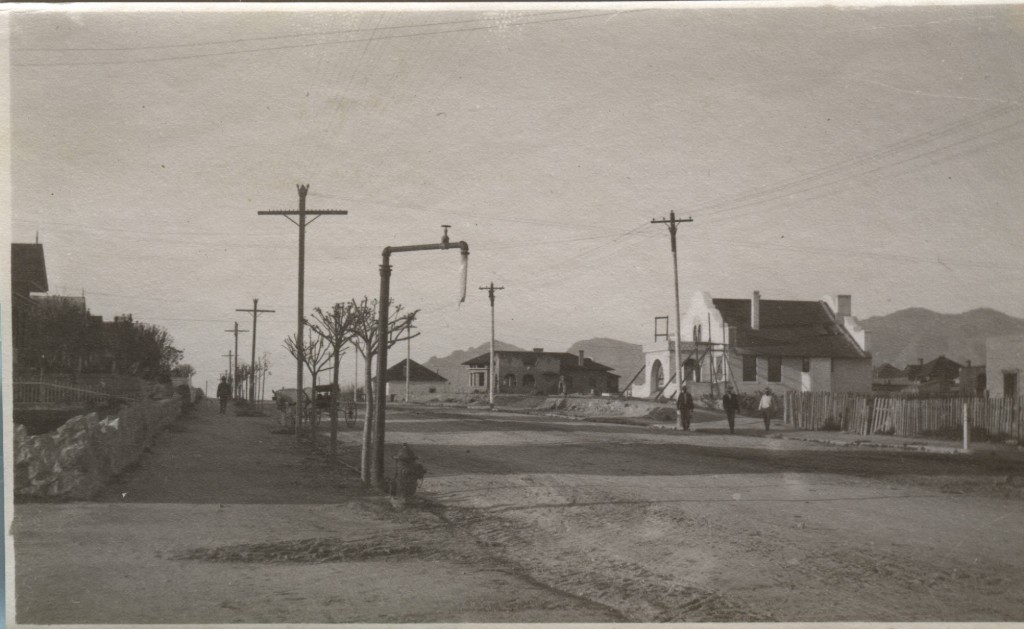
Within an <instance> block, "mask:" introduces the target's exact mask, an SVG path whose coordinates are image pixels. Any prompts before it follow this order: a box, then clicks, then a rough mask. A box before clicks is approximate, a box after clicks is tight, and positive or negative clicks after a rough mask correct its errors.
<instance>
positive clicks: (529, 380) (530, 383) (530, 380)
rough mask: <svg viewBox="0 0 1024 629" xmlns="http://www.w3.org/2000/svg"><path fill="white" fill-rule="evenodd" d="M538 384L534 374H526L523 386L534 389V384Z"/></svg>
mask: <svg viewBox="0 0 1024 629" xmlns="http://www.w3.org/2000/svg"><path fill="white" fill-rule="evenodd" d="M536 384H537V382H536V380H535V379H534V377H533V374H529V373H528V374H526V375H525V376H523V388H530V389H532V388H533V387H534V386H536Z"/></svg>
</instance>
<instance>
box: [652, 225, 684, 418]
mask: <svg viewBox="0 0 1024 629" xmlns="http://www.w3.org/2000/svg"><path fill="white" fill-rule="evenodd" d="M668 216H669V217H668V218H667V219H665V218H663V219H661V220H658V219H651V223H654V224H667V225H668V233H669V236H671V238H672V274H673V277H674V278H675V289H676V395H677V396H678V395H679V393H678V392H679V391H682V389H683V369H682V365H681V364H680V363H681V360H680V358H679V354H680V352H681V351H682V350H681V349H680V347H679V346H680V344H681V343H682V340H683V337H682V336H681V334H680V333H681V330H682V325H681V324H680V322H679V316H680V315H679V258H678V257H677V254H676V226H677V225H678V224H679V223H692V222H693V219H692V218H676V212H675V210H672V211H671V212H669V215H668ZM679 422H680V420H679V418H678V417H677V418H676V428H682V425H680V423H679Z"/></svg>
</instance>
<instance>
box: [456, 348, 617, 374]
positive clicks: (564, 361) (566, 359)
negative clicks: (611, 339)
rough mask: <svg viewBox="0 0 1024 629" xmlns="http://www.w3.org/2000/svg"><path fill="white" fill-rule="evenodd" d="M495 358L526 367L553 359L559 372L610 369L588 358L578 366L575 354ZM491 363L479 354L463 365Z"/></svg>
mask: <svg viewBox="0 0 1024 629" xmlns="http://www.w3.org/2000/svg"><path fill="white" fill-rule="evenodd" d="M494 355H495V356H507V357H509V358H516V359H519V360H521V361H522V362H523V363H524V364H526V365H533V364H536V362H537V359H538V358H540V357H544V358H553V359H555V360H557V361H558V368H559V369H560V370H563V371H564V370H569V369H577V370H584V371H611V370H612V368H611V367H609V366H607V365H602V364H601V363H599V362H597V361H594V360H591V359H589V358H584V359H583V364H582V365H580V364H579V363H580V357H579V356H577V355H576V354H570V353H568V352H512V351H502V350H498V351H495V352H494ZM490 362H491V354H490V352H488V353H485V354H480V355H479V356H477V357H476V358H471V359H469V360H467V361H466V362H464V363H462V364H463V365H468V366H470V367H486V366H487V365H488V364H490Z"/></svg>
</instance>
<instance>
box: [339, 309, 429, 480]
mask: <svg viewBox="0 0 1024 629" xmlns="http://www.w3.org/2000/svg"><path fill="white" fill-rule="evenodd" d="M350 305H351V307H352V310H353V313H354V314H353V326H352V341H353V344H354V345H355V346H356V349H357V350H358V351H359V353H360V354H362V355H363V358H364V360H363V363H364V368H365V378H364V381H365V383H366V384H365V386H364V389H365V391H364V393H365V394H366V418H365V421H364V422H363V450H362V455H361V457H360V465H359V469H360V476H361V478H362V480H363V482H364V483H368V482H370V453H371V451H372V450H373V446H374V444H373V435H374V430H373V422H374V413H373V410H374V409H373V357H374V354H376V353H377V350H378V348H379V347H380V343H379V341H380V339H378V334H377V332H378V319H377V317H378V314H377V310H378V301H377V300H376V299H374V300H372V301H371V300H370V298H369V297H363V299H362V301H360V302H358V303H357V302H356V301H355V300H354V299H353V300H352V302H351V303H350ZM418 313H419V310H413V311H411V312H406V313H403V312H402V306H401V305H400V304H396V303H394V300H390V301H389V303H388V322H387V331H388V335H387V336H388V338H387V346H388V348H391V347H393V346H394V344H395V343H397V342H398V341H404V340H405V339H406V335H407V334H409V333H410V330H411V328H412V324H413V321H415V320H416V315H417V314H418ZM418 335H419V333H418V332H417V333H416V334H415V335H413V336H411V337H408V338H415V337H416V336H418ZM377 386H381V387H382V386H385V383H383V382H378V383H377Z"/></svg>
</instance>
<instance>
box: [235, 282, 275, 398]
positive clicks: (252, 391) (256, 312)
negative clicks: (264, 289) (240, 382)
mask: <svg viewBox="0 0 1024 629" xmlns="http://www.w3.org/2000/svg"><path fill="white" fill-rule="evenodd" d="M259 302H260V299H259V297H253V299H252V308H251V309H249V308H235V310H236V311H237V312H250V313H252V362H250V363H249V401H250V402H255V401H256V397H255V396H256V369H255V367H256V317H258V316H260V315H261V314H263V313H264V312H274V311H273V310H260V309H259V308H257V307H256V306H257V305H258V304H259Z"/></svg>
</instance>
